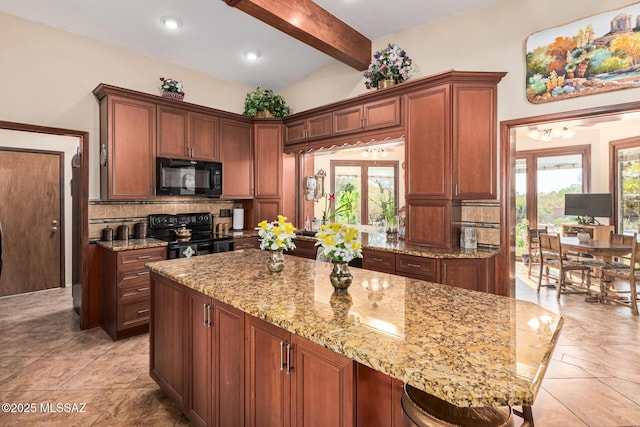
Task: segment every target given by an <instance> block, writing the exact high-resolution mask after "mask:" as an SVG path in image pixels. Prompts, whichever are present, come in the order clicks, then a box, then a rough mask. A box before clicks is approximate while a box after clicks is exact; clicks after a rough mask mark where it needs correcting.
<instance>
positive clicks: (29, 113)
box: [0, 13, 252, 199]
mask: <svg viewBox="0 0 640 427" xmlns="http://www.w3.org/2000/svg"><path fill="white" fill-rule="evenodd" d="M0 29H2V30H1V36H0V64H2V66H0V82H2V90H1V91H0V120H3V121H10V122H18V123H30V124H36V125H40V126H50V127H59V128H65V129H74V130H80V131H88V132H89V141H90V150H89V159H90V176H89V198H90V199H98V198H99V197H100V178H99V170H100V167H99V161H98V142H99V139H100V135H99V126H100V121H99V115H98V102H97V99H96V98H95V96H94V95H93V94H92V91H93V89H94V88H95V87H96V86H98V84H100V83H107V84H111V85H115V86H120V87H124V88H128V89H133V90H137V91H140V92H146V93H151V94H155V95H159V94H160V91H159V89H158V86H159V83H160V81H159V78H160V77H161V76H163V77H172V78H174V79H178V80H182V81H183V82H184V84H185V92H186V97H185V101H186V102H191V103H195V104H200V105H205V106H209V107H214V108H219V109H221V110H225V111H231V112H236V113H242V110H243V107H244V98H245V95H246V93H247V92H248V91H250V90H252V88H249V87H245V86H243V85H238V84H236V83H231V82H228V81H224V80H221V79H216V78H213V77H210V76H207V75H204V74H202V73H199V72H196V71H193V70H191V69H187V68H183V67H180V66H177V65H173V64H169V63H167V62H163V61H159V60H157V59H154V58H150V57H145V56H142V55H140V54H137V53H134V52H131V51H128V50H125V49H121V48H118V47H113V46H109V45H106V44H103V43H100V42H97V41H95V40H92V39H89V38H86V37H80V36H76V35H73V34H70V33H67V32H64V31H61V30H57V29H54V28H52V27H48V26H45V25H42V24H39V23H34V22H30V21H26V20H23V19H20V18H16V17H13V16H10V15H6V14H2V13H0Z"/></svg>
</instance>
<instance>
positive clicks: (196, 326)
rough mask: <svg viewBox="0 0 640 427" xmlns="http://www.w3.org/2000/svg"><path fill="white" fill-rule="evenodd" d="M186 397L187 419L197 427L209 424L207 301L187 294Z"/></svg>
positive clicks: (210, 312) (210, 317) (209, 319)
mask: <svg viewBox="0 0 640 427" xmlns="http://www.w3.org/2000/svg"><path fill="white" fill-rule="evenodd" d="M188 293H189V347H188V349H189V351H188V355H189V356H188V364H189V373H188V378H189V398H188V399H187V411H186V413H187V416H188V417H189V419H190V420H191V422H193V424H195V425H197V426H208V425H212V423H211V419H212V418H211V410H212V403H211V402H212V400H211V395H212V369H211V368H212V361H213V351H212V336H213V332H212V328H211V326H212V323H213V322H212V321H213V320H214V319H213V315H214V314H213V306H212V301H211V298H210V297H208V296H206V295H204V294H201V293H200V292H193V291H189V292H188Z"/></svg>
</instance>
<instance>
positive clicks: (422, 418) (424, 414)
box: [402, 384, 513, 427]
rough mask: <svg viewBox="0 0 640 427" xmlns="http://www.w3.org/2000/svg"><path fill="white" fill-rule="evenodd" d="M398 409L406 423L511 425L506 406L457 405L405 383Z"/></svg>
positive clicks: (425, 426) (420, 426)
mask: <svg viewBox="0 0 640 427" xmlns="http://www.w3.org/2000/svg"><path fill="white" fill-rule="evenodd" d="M402 413H403V415H404V419H405V421H406V422H407V426H408V427H452V426H458V427H513V417H512V416H511V409H510V408H506V407H501V408H493V407H480V408H461V407H459V406H455V405H452V404H450V403H447V402H445V401H444V400H442V399H438V398H437V397H435V396H432V395H430V394H427V393H425V392H424V391H420V390H418V389H417V388H414V387H411V386H410V385H408V384H405V386H404V393H403V395H402Z"/></svg>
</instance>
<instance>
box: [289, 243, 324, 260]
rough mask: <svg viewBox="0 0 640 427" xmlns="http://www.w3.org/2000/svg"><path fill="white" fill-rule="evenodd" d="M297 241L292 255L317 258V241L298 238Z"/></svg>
mask: <svg viewBox="0 0 640 427" xmlns="http://www.w3.org/2000/svg"><path fill="white" fill-rule="evenodd" d="M295 243H296V248H295V250H294V251H293V252H292V253H291V255H295V256H299V257H303V258H309V259H316V252H317V250H318V248H317V247H316V246H315V242H312V241H309V240H296V242H295Z"/></svg>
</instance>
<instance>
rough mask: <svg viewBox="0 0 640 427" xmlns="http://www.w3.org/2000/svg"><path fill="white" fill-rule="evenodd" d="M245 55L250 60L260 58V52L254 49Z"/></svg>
mask: <svg viewBox="0 0 640 427" xmlns="http://www.w3.org/2000/svg"><path fill="white" fill-rule="evenodd" d="M244 57H245V58H247V59H248V60H249V61H255V60H256V59H258V58H260V52H258V51H255V50H252V51H249V52H246V53H245V54H244Z"/></svg>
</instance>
